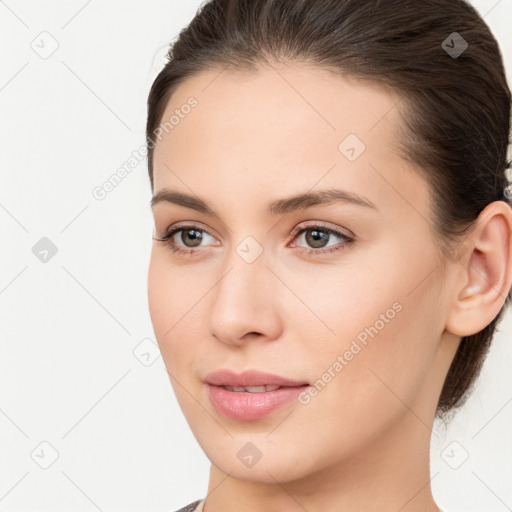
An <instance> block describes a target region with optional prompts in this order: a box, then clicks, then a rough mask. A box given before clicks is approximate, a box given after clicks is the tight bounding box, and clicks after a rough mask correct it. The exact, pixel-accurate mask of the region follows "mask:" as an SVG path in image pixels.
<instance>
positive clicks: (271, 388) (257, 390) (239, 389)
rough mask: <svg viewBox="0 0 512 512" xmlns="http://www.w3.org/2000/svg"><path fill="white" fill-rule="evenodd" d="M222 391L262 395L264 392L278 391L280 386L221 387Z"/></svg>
mask: <svg viewBox="0 0 512 512" xmlns="http://www.w3.org/2000/svg"><path fill="white" fill-rule="evenodd" d="M222 387H223V388H224V389H227V390H228V391H237V392H239V393H242V392H244V391H247V392H249V393H263V392H265V391H275V390H276V389H279V388H280V387H281V386H270V385H268V386H222Z"/></svg>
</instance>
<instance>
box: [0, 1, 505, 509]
mask: <svg viewBox="0 0 512 512" xmlns="http://www.w3.org/2000/svg"><path fill="white" fill-rule="evenodd" d="M474 5H475V6H476V7H477V8H478V10H479V11H480V12H481V13H482V15H485V18H484V19H485V21H486V22H487V23H488V24H489V25H490V27H491V29H492V30H493V32H494V34H495V36H496V38H497V39H498V41H499V43H500V45H501V48H502V52H503V56H504V59H505V65H506V68H507V74H508V80H509V83H512V80H511V78H512V77H511V72H512V34H511V32H510V20H512V0H500V1H497V0H492V1H489V0H481V1H477V2H474ZM198 6H199V1H197V0H189V1H182V0H180V1H179V2H178V1H172V0H167V1H156V0H153V1H151V2H142V1H140V2H135V1H131V2H126V1H124V2H121V1H114V0H107V1H105V0H103V1H99V0H92V1H91V0H89V1H86V0H73V1H63V0H61V1H52V2H49V1H47V2H37V1H30V2H27V1H25V2H23V1H21V0H6V1H5V2H3V1H2V2H0V19H1V28H0V37H1V44H0V52H1V62H2V64H1V66H0V104H1V112H2V115H1V122H0V125H1V130H2V131H1V140H2V151H1V152H0V166H1V170H2V172H1V180H2V183H1V188H0V221H1V227H2V241H3V244H2V250H1V253H0V254H1V262H0V312H1V315H2V322H1V337H0V343H1V357H0V380H1V382H0V385H1V390H2V392H1V395H0V442H1V449H2V452H1V457H0V510H2V511H3V512H11V511H12V512H14V511H28V510H31V511H33V510H38V511H43V510H44V511H46V510H48V511H50V510H51V511H52V512H59V511H68V510H75V511H97V510H100V511H104V512H106V511H155V512H160V511H161V512H164V511H168V512H169V511H174V510H176V509H178V508H180V507H182V506H184V505H186V504H188V503H190V502H191V501H194V500H196V499H199V498H203V497H204V496H205V495H206V491H207V482H208V473H209V461H208V460H207V458H206V456H205V455H204V454H203V452H202V450H201V449H200V447H199V445H198V444H197V442H196V441H195V438H194V437H193V434H192V433H191V431H190V429H189V427H188V424H187V423H186V421H185V419H184V417H183V415H182V413H181V410H180V409H179V407H178V405H177V402H176V400H175V398H174V394H173V392H172V388H171V384H170V381H169V378H168V375H167V373H166V372H165V370H164V365H163V362H162V359H161V357H160V356H159V353H158V349H157V347H156V345H155V340H154V334H153V330H152V326H151V321H150V317H149V312H148V305H147V288H146V278H147V267H148V261H149V254H150V247H151V235H152V218H151V212H150V207H149V201H150V198H151V196H150V194H151V191H150V185H149V179H148V177H147V164H146V160H145V159H143V160H142V161H141V163H140V164H139V165H137V167H135V168H134V169H133V171H132V172H131V173H130V174H129V175H128V176H126V178H125V179H124V180H123V181H122V182H121V183H120V184H119V185H118V186H117V187H116V188H115V189H114V190H113V191H111V192H110V193H109V194H108V195H107V196H106V197H105V198H104V199H103V200H97V199H95V198H94V197H93V195H92V190H93V189H94V187H97V186H101V185H102V184H103V183H104V182H105V181H106V180H107V179H108V178H109V176H110V175H111V174H113V173H114V172H115V171H116V170H117V169H118V168H119V167H120V166H122V165H123V164H124V163H125V162H126V161H127V159H129V158H130V155H131V154H132V152H133V151H134V150H137V149H138V148H140V147H141V146H142V145H143V144H144V129H145V121H146V100H147V94H148V91H149V88H150V85H151V83H152V81H153V80H154V78H155V76H156V75H157V73H158V71H159V70H160V69H161V67H162V66H163V63H164V55H165V53H166V51H167V45H168V44H169V42H171V41H172V40H173V39H174V37H175V36H176V35H177V33H178V32H179V30H180V29H181V28H182V27H184V26H185V25H186V24H187V23H188V22H189V21H190V19H191V18H192V17H193V14H194V12H195V9H196V8H197V7H198ZM454 30H456V27H454ZM44 31H46V32H48V33H49V34H50V35H40V34H41V32H44ZM41 38H46V39H45V40H44V43H41ZM52 38H53V39H54V40H55V41H56V43H52ZM43 44H44V47H45V48H46V49H48V48H51V45H52V44H58V48H57V49H56V51H55V52H54V53H53V54H52V55H51V56H49V57H48V58H46V59H43V58H41V57H40V56H39V55H38V53H36V51H34V49H33V48H32V47H31V45H32V46H34V45H39V46H40V47H41V46H43ZM40 51H42V50H40ZM42 237H47V238H49V239H50V240H51V241H52V243H53V244H54V245H55V246H56V248H57V253H56V254H55V255H54V256H53V257H52V258H51V259H49V261H48V262H46V263H42V262H41V261H40V260H39V259H38V258H36V256H35V255H34V254H33V252H32V248H33V246H34V245H35V244H36V243H37V242H38V241H39V240H40V239H41V238H42ZM143 340H145V341H143ZM511 341H512V319H511V313H510V312H508V313H507V317H506V319H505V321H504V322H503V323H502V324H501V332H500V333H499V334H498V335H497V336H496V337H495V340H494V342H493V343H494V344H493V346H492V349H491V353H490V356H489V358H488V360H487V361H486V363H485V367H484V370H483V374H482V377H481V379H480V381H479V383H478V384H479V387H478V388H477V390H476V391H475V393H474V394H473V395H472V397H471V399H470V401H469V402H468V404H467V406H466V407H464V409H462V410H461V411H460V412H459V413H458V415H457V416H456V417H455V419H454V421H453V422H452V423H451V424H450V425H449V427H448V429H447V431H445V430H443V428H442V427H441V425H440V424H436V429H435V430H434V432H435V435H434V436H433V442H432V460H431V471H432V476H433V480H432V487H433V491H434V495H435V497H436V499H437V501H438V503H439V504H440V505H441V506H442V507H444V508H445V509H446V510H447V512H459V511H460V512H462V511H464V512H472V511H478V512H504V511H506V510H510V509H512V486H511V485H510V484H511V482H512V437H511V436H510V431H511V429H510V426H511V424H512V404H511V401H512V376H511V375H512V374H511V372H510V364H511V361H512V343H511ZM141 342H142V343H143V345H141V346H140V347H139V348H137V347H138V346H139V344H140V343H141ZM151 347H152V348H151ZM134 350H135V353H136V354H139V353H140V352H147V351H148V350H150V351H151V354H152V355H151V360H153V358H156V359H155V360H154V362H153V363H152V364H151V365H149V366H145V365H144V364H143V363H141V361H140V360H139V359H138V358H137V357H135V355H134ZM41 443H43V444H41ZM450 443H454V444H450ZM54 450H55V452H56V453H58V458H57V459H56V460H55V462H53V464H51V462H52V454H53V455H54ZM466 452H467V455H468V458H467V460H465V461H464V462H463V463H462V464H461V465H460V467H458V468H457V469H455V468H454V467H453V466H456V465H458V464H460V463H461V461H463V458H464V457H465V455H466ZM50 464H51V465H50ZM41 465H43V466H44V465H49V467H48V468H47V469H43V468H42V467H41Z"/></svg>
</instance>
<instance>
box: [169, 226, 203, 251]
mask: <svg viewBox="0 0 512 512" xmlns="http://www.w3.org/2000/svg"><path fill="white" fill-rule="evenodd" d="M180 231H181V236H180V239H181V241H182V242H183V244H184V245H185V246H186V247H197V246H198V245H200V244H201V240H202V239H203V232H202V231H201V230H200V229H195V228H193V229H180V230H179V231H176V232H175V233H179V232H180ZM189 241H190V245H188V243H189Z"/></svg>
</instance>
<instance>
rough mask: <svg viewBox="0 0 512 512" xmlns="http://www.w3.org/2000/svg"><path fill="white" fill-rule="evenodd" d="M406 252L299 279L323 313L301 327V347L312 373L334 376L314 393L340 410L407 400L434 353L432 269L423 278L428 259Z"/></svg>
mask: <svg viewBox="0 0 512 512" xmlns="http://www.w3.org/2000/svg"><path fill="white" fill-rule="evenodd" d="M406 259H407V261H408V263H406V262H405V261H400V258H396V259H395V260H394V262H392V263H390V264H389V265H386V266H385V267H384V266H379V267H378V268H377V267H374V268H372V267H371V266H370V265H365V264H364V263H361V265H360V267H356V265H355V264H354V265H353V267H352V268H351V269H350V268H347V267H344V268H343V270H342V271H340V273H339V274H336V273H331V274H330V275H329V276H323V278H322V279H320V280H319V279H318V277H319V276H318V275H317V276H316V279H313V277H311V281H308V282H304V281H302V284H301V293H302V294H303V297H307V300H305V301H304V302H306V303H308V305H310V307H311V309H312V310H313V311H314V312H315V313H317V315H318V316H319V317H320V319H321V320H322V322H320V321H314V320H313V321H312V323H308V324H307V325H308V326H309V328H308V327H306V328H305V329H304V330H305V333H306V334H305V335H304V336H303V338H304V343H305V344H306V343H307V347H308V348H306V351H309V353H310V355H311V359H310V361H311V362H312V369H314V372H315V378H316V379H320V380H321V382H336V383H335V384H333V385H331V384H326V385H325V388H324V389H325V390H326V391H325V392H324V391H322V392H321V393H319V394H324V399H325V400H327V401H329V403H330V404H331V406H332V407H333V408H334V409H336V410H338V411H339V412H340V414H342V413H343V410H345V411H346V410H347V407H348V410H353V411H355V410H357V409H360V410H361V412H362V413H363V412H364V411H363V409H366V410H367V411H374V412H375V411H376V410H377V409H378V408H382V407H386V408H389V407H392V408H394V409H395V410H396V409H397V408H403V403H402V402H401V401H400V400H398V398H397V396H399V397H400V398H401V400H403V401H404V402H406V403H408V402H410V401H412V400H413V399H414V397H415V396H416V394H417V393H418V391H419V389H420V387H421V385H422V382H423V379H424V377H425V374H426V372H427V371H428V369H429V366H430V364H431V362H432V360H433V357H434V354H435V351H436V349H437V342H438V340H439V337H440V334H441V332H442V326H441V320H440V318H441V315H440V311H439V307H438V297H439V294H440V279H439V275H438V274H437V273H436V272H435V271H434V272H432V273H431V274H430V275H429V277H427V278H426V279H425V276H427V275H428V274H429V271H431V270H433V269H434V268H435V263H433V264H432V265H430V266H429V264H428V263H426V262H425V261H422V260H421V259H419V258H416V260H415V259H414V258H413V257H411V258H406ZM340 268H341V267H340ZM361 269H364V272H363V271H362V270H361ZM313 282H315V287H314V288H313V287H312V284H313ZM308 289H309V290H310V292H309V294H307V292H306V290H308ZM311 290H314V292H313V293H311ZM329 331H331V332H329ZM315 340H316V341H315ZM318 340H323V341H322V343H319V342H318ZM320 385H321V384H320ZM328 389H329V391H328V392H327V390H328ZM349 404H351V405H349Z"/></svg>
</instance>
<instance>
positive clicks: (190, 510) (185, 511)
mask: <svg viewBox="0 0 512 512" xmlns="http://www.w3.org/2000/svg"><path fill="white" fill-rule="evenodd" d="M201 501H202V500H196V501H194V502H193V503H190V504H188V505H187V506H186V507H183V508H180V509H179V510H176V512H194V510H195V509H196V507H197V506H198V505H199V503H201Z"/></svg>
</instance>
